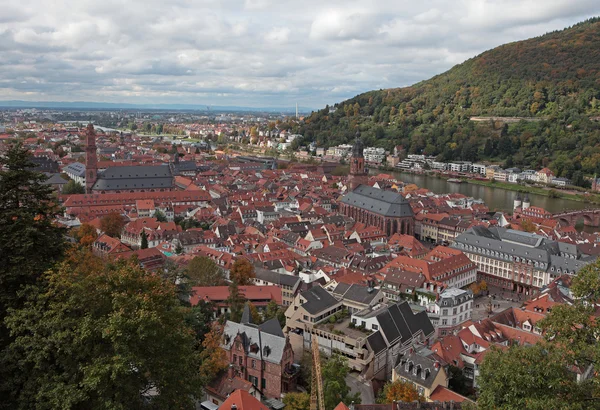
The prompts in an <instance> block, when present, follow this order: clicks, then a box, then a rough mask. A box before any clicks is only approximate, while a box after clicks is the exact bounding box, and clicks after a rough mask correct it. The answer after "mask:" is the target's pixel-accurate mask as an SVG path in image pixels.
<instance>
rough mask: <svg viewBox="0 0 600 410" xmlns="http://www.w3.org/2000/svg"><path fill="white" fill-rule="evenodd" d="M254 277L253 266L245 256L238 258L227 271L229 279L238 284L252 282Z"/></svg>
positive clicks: (242, 284) (243, 284)
mask: <svg viewBox="0 0 600 410" xmlns="http://www.w3.org/2000/svg"><path fill="white" fill-rule="evenodd" d="M255 277H256V274H255V272H254V266H253V265H252V264H251V263H250V262H249V261H248V259H246V258H238V259H237V260H236V261H235V262H234V264H233V266H232V267H231V270H230V271H229V279H230V280H231V281H232V282H235V283H237V284H238V285H239V286H245V285H250V284H252V279H253V278H255Z"/></svg>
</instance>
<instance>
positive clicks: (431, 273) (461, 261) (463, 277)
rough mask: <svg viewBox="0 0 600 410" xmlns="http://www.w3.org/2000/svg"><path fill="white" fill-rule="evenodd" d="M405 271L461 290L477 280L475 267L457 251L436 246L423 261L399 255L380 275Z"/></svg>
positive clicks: (428, 280) (465, 256) (463, 254)
mask: <svg viewBox="0 0 600 410" xmlns="http://www.w3.org/2000/svg"><path fill="white" fill-rule="evenodd" d="M398 271H407V272H414V273H418V274H422V275H423V276H425V279H426V281H427V282H437V283H440V284H443V285H444V286H445V287H456V288H461V287H464V286H467V285H470V284H471V283H473V282H475V281H476V280H477V265H476V264H475V263H473V262H472V261H471V260H470V259H469V258H468V257H467V255H466V254H465V253H463V252H460V251H459V250H458V249H452V248H448V247H445V246H437V247H435V248H434V249H433V250H431V251H430V252H429V253H428V254H427V256H425V258H424V259H414V258H410V257H408V256H404V255H400V256H398V257H397V258H395V259H394V260H392V261H391V262H389V263H388V264H387V265H386V266H385V267H384V268H383V269H382V270H381V272H382V273H393V272H398Z"/></svg>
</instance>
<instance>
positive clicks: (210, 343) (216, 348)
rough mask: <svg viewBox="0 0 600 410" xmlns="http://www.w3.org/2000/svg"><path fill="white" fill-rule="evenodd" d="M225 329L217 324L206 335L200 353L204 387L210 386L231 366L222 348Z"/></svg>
mask: <svg viewBox="0 0 600 410" xmlns="http://www.w3.org/2000/svg"><path fill="white" fill-rule="evenodd" d="M222 339H223V328H222V327H221V326H219V325H218V324H215V325H214V326H213V328H212V329H211V330H210V332H208V333H207V334H206V337H205V338H204V341H203V342H202V351H201V352H200V381H201V383H202V386H206V385H208V384H210V383H211V382H212V381H213V380H215V378H216V377H217V376H218V375H219V373H221V372H222V371H223V370H225V369H226V368H227V366H228V365H229V363H228V361H227V355H226V353H225V350H223V349H222V348H221V341H222Z"/></svg>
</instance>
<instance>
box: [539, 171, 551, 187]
mask: <svg viewBox="0 0 600 410" xmlns="http://www.w3.org/2000/svg"><path fill="white" fill-rule="evenodd" d="M553 179H554V174H553V173H552V171H550V168H542V169H541V170H539V171H538V172H537V180H538V182H542V183H544V184H550V183H551V182H552V180H553Z"/></svg>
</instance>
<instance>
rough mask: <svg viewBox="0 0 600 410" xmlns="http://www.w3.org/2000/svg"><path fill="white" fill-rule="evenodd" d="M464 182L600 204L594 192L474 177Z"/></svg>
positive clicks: (599, 198)
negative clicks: (572, 191)
mask: <svg viewBox="0 0 600 410" xmlns="http://www.w3.org/2000/svg"><path fill="white" fill-rule="evenodd" d="M464 182H466V183H468V184H473V185H481V186H486V187H490V188H501V189H506V190H508V191H516V192H521V193H529V194H536V195H543V196H547V197H550V198H558V199H568V200H569V201H577V202H585V203H590V204H600V196H599V195H596V194H587V195H586V194H575V193H567V192H564V191H562V190H560V189H554V188H541V187H534V186H529V185H520V184H513V183H510V182H500V181H480V180H476V179H465V180H464Z"/></svg>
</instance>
